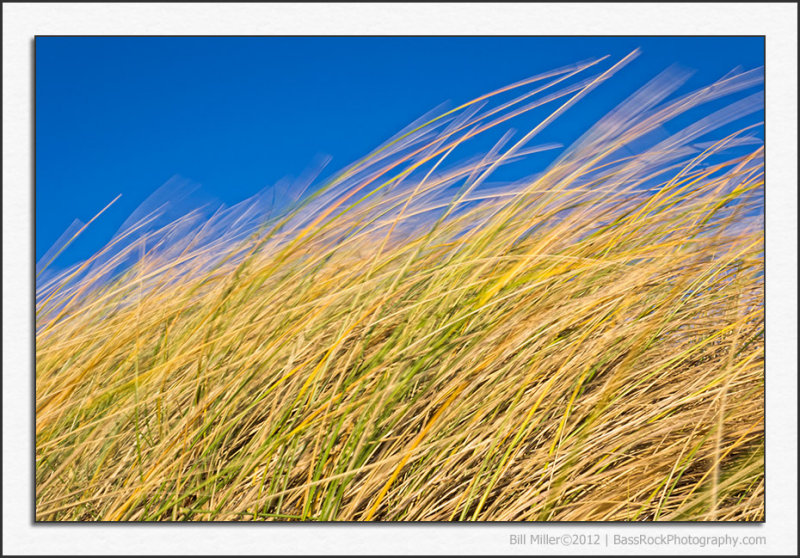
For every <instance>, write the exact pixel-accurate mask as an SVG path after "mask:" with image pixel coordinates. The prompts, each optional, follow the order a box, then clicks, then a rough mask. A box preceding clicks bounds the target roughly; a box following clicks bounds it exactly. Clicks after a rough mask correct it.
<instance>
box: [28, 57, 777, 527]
mask: <svg viewBox="0 0 800 558" xmlns="http://www.w3.org/2000/svg"><path fill="white" fill-rule="evenodd" d="M634 54H635V53H634ZM627 61H628V58H626V59H623V60H621V61H619V62H617V63H615V64H611V65H608V63H607V62H606V61H605V60H602V59H601V60H596V61H590V62H587V63H584V64H581V65H577V66H574V67H570V68H564V69H561V70H556V71H553V72H550V73H548V74H545V75H543V76H537V77H536V78H532V79H530V80H525V81H524V82H520V83H518V84H514V85H512V86H509V87H507V88H503V89H502V90H498V91H496V92H493V93H490V94H488V95H485V96H483V97H481V98H479V99H476V100H475V101H473V102H470V103H466V104H464V105H462V106H460V107H457V108H456V109H453V110H452V111H449V112H446V113H443V114H441V115H440V116H438V117H437V118H434V119H428V120H427V121H425V122H420V123H417V124H416V125H414V126H412V127H410V128H409V129H407V130H406V131H405V132H404V133H403V134H401V135H398V136H397V137H396V138H395V139H394V140H393V141H391V142H388V143H387V144H385V145H384V146H382V147H381V148H380V149H378V150H376V151H375V152H373V153H371V154H369V155H368V156H367V157H365V158H363V159H361V160H360V161H357V162H356V163H354V164H353V165H351V166H349V167H347V168H346V169H345V170H344V171H342V172H340V173H339V174H337V175H335V176H334V177H333V178H331V179H330V180H328V181H327V182H326V183H325V184H324V185H322V186H321V187H320V188H318V189H317V190H316V191H315V192H314V193H313V194H310V195H306V196H303V197H302V199H301V200H300V201H298V202H297V203H296V204H295V205H293V206H292V207H290V208H288V209H286V210H284V211H282V212H281V213H280V214H279V215H277V216H275V215H273V216H271V217H270V218H268V219H255V220H253V219H251V220H249V221H248V219H247V218H245V217H244V214H242V215H239V216H238V217H237V219H235V220H233V221H231V219H228V220H225V216H224V215H221V214H218V215H215V216H213V217H211V218H210V219H203V218H198V216H197V215H188V216H187V217H185V218H183V219H179V220H178V221H176V222H174V223H170V224H169V225H167V226H166V227H162V228H160V229H158V230H155V231H154V230H152V229H148V227H147V222H148V219H150V220H152V219H153V218H154V217H153V216H149V217H147V218H145V219H144V220H142V221H140V222H139V223H138V224H136V225H134V226H133V227H132V228H131V229H130V230H129V231H128V233H127V234H123V235H121V236H118V237H117V238H115V240H113V241H112V242H111V243H109V245H108V246H107V247H106V248H104V249H103V250H102V251H100V252H99V253H98V254H96V255H95V256H94V257H93V258H91V259H90V260H88V261H87V262H84V263H83V264H80V265H78V266H76V267H75V268H73V269H70V270H67V271H65V272H62V273H60V274H57V275H55V276H54V277H52V278H51V279H49V280H47V281H45V280H41V281H39V284H38V285H37V304H36V313H37V320H36V328H37V329H36V518H37V520H44V521H51V520H59V521H60V520H110V521H118V520H122V521H140V520H141V521H160V520H179V521H186V520H199V521H208V520H214V521H229V520H231V521H232V520H306V521H327V520H383V521H417V520H425V521H427V520H435V521H484V520H491V521H495V520H497V521H511V520H526V521H527V520H530V521H537V520H538V521H559V520H568V521H576V520H577V521H580V520H593V521H597V520H631V521H634V520H737V521H739V520H745V521H754V520H763V517H764V430H763V420H764V400H763V388H764V383H763V382H764V298H763V296H764V295H763V271H764V247H763V240H764V239H763V233H762V228H761V223H762V221H761V220H762V219H763V195H764V189H763V188H764V174H763V148H762V147H761V146H760V145H759V144H758V143H759V142H758V141H757V139H756V140H754V139H753V138H752V137H750V135H749V134H751V132H752V131H753V130H754V128H752V127H749V128H748V127H743V128H742V129H741V130H738V131H736V132H733V133H727V132H725V133H719V134H718V137H717V136H714V137H713V138H712V141H711V142H706V143H705V144H702V145H700V144H698V142H699V141H700V139H701V138H702V139H704V140H705V139H707V138H708V137H710V135H711V136H713V135H714V132H715V130H721V129H723V128H722V127H723V126H724V125H726V124H729V123H731V122H735V121H736V119H737V118H739V117H740V116H742V115H744V114H746V113H747V112H748V111H750V112H753V111H755V110H757V109H758V108H759V107H758V104H757V101H756V100H755V99H756V98H760V94H756V96H753V97H746V98H744V100H740V101H734V102H731V103H728V104H727V105H726V107H727V108H722V109H721V110H719V111H717V112H715V113H714V114H713V115H711V116H710V117H706V118H701V119H694V120H692V122H690V123H689V124H688V125H686V126H683V127H681V128H680V130H679V131H677V132H673V133H670V134H667V137H666V138H665V139H658V140H657V141H649V143H647V141H648V138H651V137H652V134H653V132H658V131H660V130H664V125H665V124H666V123H668V122H670V121H671V120H672V119H675V118H677V117H678V116H681V115H687V114H691V110H692V109H694V108H696V107H699V106H702V105H704V104H706V103H713V102H719V100H721V99H723V100H724V99H727V98H729V96H730V95H733V94H737V93H739V92H742V91H745V90H747V89H748V88H752V87H754V86H757V85H758V84H759V79H760V78H759V76H760V73H758V72H744V73H735V74H731V75H729V76H726V77H725V78H724V79H722V80H720V81H719V82H716V83H714V84H710V85H709V86H707V87H703V88H701V89H698V90H696V91H693V92H691V93H689V94H685V95H682V96H677V95H676V94H675V92H674V90H675V88H676V87H678V82H677V81H676V79H675V75H674V74H665V75H663V76H660V77H658V78H656V79H654V80H653V81H652V82H651V83H650V84H648V85H647V86H645V87H644V88H642V89H641V90H640V91H639V92H638V93H635V94H634V95H632V96H631V97H630V98H629V100H628V101H627V102H626V103H624V104H622V105H620V107H619V108H618V109H617V110H615V111H614V112H612V113H610V114H609V115H608V116H607V117H606V118H603V119H601V120H600V121H599V122H594V123H590V124H592V125H591V126H589V125H588V124H587V129H588V130H587V133H586V134H585V135H584V136H582V137H581V138H580V139H579V140H578V141H577V142H576V143H575V144H573V145H572V146H570V147H569V148H568V149H565V150H562V151H559V152H553V157H554V158H553V161H552V162H551V163H550V164H548V165H547V166H546V167H543V170H542V172H540V173H538V174H537V175H534V176H530V177H527V178H524V179H521V180H518V181H516V182H513V183H511V184H504V185H503V186H502V187H497V186H496V185H495V186H494V187H493V186H492V184H491V183H490V182H489V180H490V178H491V177H492V176H494V175H495V174H496V172H497V170H498V169H499V168H501V167H502V168H513V164H516V163H517V162H519V161H524V160H527V159H528V158H530V157H532V156H533V155H532V154H533V153H535V152H539V151H541V150H542V149H544V148H546V147H547V146H531V145H530V141H531V140H532V139H534V138H535V137H536V136H537V134H539V132H540V131H541V130H542V129H543V128H544V127H546V126H547V125H549V124H550V123H551V122H552V121H554V120H555V119H556V118H557V117H558V116H560V114H561V113H562V112H564V111H566V110H571V109H572V105H573V104H576V103H578V102H579V101H580V100H581V99H582V98H583V97H584V96H585V95H587V94H590V93H591V90H592V89H593V88H594V87H596V86H597V85H598V84H600V83H601V82H604V81H606V80H611V82H613V79H612V78H613V75H614V73H615V72H616V70H617V69H619V68H620V67H621V66H622V65H624V64H625V63H626V62H627ZM603 64H606V65H608V69H606V70H598V69H597V68H599V67H601V66H602V65H603ZM587 72H595V73H594V74H593V75H592V76H590V77H588V78H584V77H583V76H584V75H585V74H586V73H587ZM504 96H510V97H511V98H510V99H509V100H505V101H503V99H505V97H504ZM537 110H539V111H544V112H542V116H541V117H540V118H538V120H537V121H538V124H537V125H536V126H534V127H533V128H530V129H529V131H528V132H527V133H525V134H523V135H522V136H521V137H520V139H518V140H516V141H514V142H512V141H511V140H510V136H508V135H506V136H503V138H502V139H501V141H500V142H498V143H497V144H496V145H495V147H494V148H490V149H487V150H485V152H484V153H482V154H481V155H480V156H478V157H476V158H468V159H467V160H462V161H460V162H459V161H456V162H453V161H455V160H456V158H457V157H458V153H459V151H460V150H462V149H464V147H463V146H464V145H467V144H468V143H469V141H468V140H470V139H471V138H472V137H474V136H477V135H480V134H484V133H485V132H489V131H490V130H498V129H500V127H501V125H503V124H504V123H506V122H507V121H509V120H510V119H511V118H512V117H521V116H522V115H523V114H527V115H531V114H539V113H537V112H536V111H537ZM577 110H579V109H577ZM642 142H645V143H646V144H647V146H646V147H642ZM754 144H756V145H755V146H754ZM228 217H229V216H228ZM256 222H257V223H258V224H257V226H252V223H256Z"/></svg>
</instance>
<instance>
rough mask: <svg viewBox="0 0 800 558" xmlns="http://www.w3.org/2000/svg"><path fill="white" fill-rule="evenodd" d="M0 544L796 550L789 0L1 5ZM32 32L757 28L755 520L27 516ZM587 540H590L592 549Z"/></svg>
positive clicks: (301, 549)
mask: <svg viewBox="0 0 800 558" xmlns="http://www.w3.org/2000/svg"><path fill="white" fill-rule="evenodd" d="M3 16H4V17H3V287H4V288H3V387H4V390H3V511H4V514H3V554H7V553H8V554H33V553H37V554H39V553H46V554H112V553H125V554H136V553H142V554H148V553H159V554H187V553H188V554H208V553H214V554H228V553H237V554H273V553H283V554H298V553H303V554H365V553H393V554H398V553H409V554H420V553H432V554H440V553H446V554H459V553H468V554H476V553H478V554H531V553H548V554H556V553H564V554H567V553H571V554H574V553H581V554H590V553H592V552H596V553H600V554H605V553H610V554H634V553H650V554H683V553H698V552H702V553H706V554H716V553H723V554H753V553H757V554H794V555H796V553H797V275H796V270H797V213H796V211H797V166H796V161H797V141H796V140H797V27H796V20H797V6H796V5H794V4H762V3H759V4H755V3H754V4H741V3H737V4H424V5H420V4H413V5H412V4H313V5H310V4H224V5H223V4H5V5H3ZM37 34H39V35H42V34H110V35H115V34H131V35H139V34H149V35H152V34H179V35H186V34H198V35H205V34H234V35H245V34H253V35H270V34H279V35H287V34H309V35H311V34H321V35H325V34H353V35H358V34H415V35H423V34H434V35H453V34H480V35H487V34H489V35H492V34H521V35H558V34H563V35H576V34H578V35H589V34H599V35H618V34H625V35H676V34H678V35H684V34H685V35H688V34H700V35H719V34H729V35H739V34H748V35H766V38H767V39H766V40H767V43H766V45H767V46H766V52H767V65H766V70H767V74H766V83H767V210H766V211H767V285H768V290H767V330H768V334H767V363H768V370H767V374H768V376H767V377H768V380H767V521H766V523H764V524H760V525H742V526H739V525H736V526H731V525H721V526H720V525H686V524H681V525H674V524H673V525H669V524H666V525H631V526H627V525H625V526H620V525H589V526H582V525H574V524H572V525H557V524H543V525H531V526H528V525H509V524H506V525H489V524H481V525H475V526H463V525H452V526H451V525H442V524H438V525H420V524H416V525H414V524H408V525H381V526H377V525H376V526H361V525H354V524H342V525H331V524H328V525H318V526H314V525H285V524H284V525H280V524H276V525H270V526H263V525H260V526H256V525H235V526H227V525H177V526H167V525H150V526H142V525H137V526H124V525H120V526H117V525H83V526H80V525H78V526H76V525H71V526H70V525H33V524H32V516H33V513H32V489H31V486H32V478H31V473H32V465H31V456H32V455H33V449H32V447H31V445H32V444H31V441H32V436H31V426H32V424H31V418H30V417H31V413H32V409H31V401H32V393H31V389H32V382H31V375H32V373H33V356H32V351H31V346H32V343H31V335H32V334H31V332H32V331H33V325H32V323H31V301H32V293H31V289H32V284H31V274H30V269H32V266H33V262H32V259H31V254H32V249H31V246H30V242H31V238H32V235H31V232H32V215H31V194H32V188H31V178H32V177H31V168H32V165H31V160H32V159H31V157H32V153H31V111H32V106H31V101H32V91H31V85H32V76H31V71H32V60H31V54H32V46H31V41H32V38H33V36H34V35H37ZM517 533H548V534H551V535H560V534H563V533H598V534H600V535H601V537H603V538H604V537H605V534H609V535H610V537H611V538H612V540H613V535H614V534H615V533H617V534H625V535H635V534H647V535H658V534H663V533H675V534H681V535H687V534H692V535H695V536H703V535H705V536H712V535H719V536H722V535H724V534H728V535H740V536H745V535H763V536H766V537H767V544H766V545H765V546H759V547H738V548H724V549H719V550H718V549H714V548H708V547H706V548H699V547H696V546H694V547H693V546H666V547H665V546H661V547H643V546H636V547H624V546H609V547H602V546H601V547H600V548H599V549H597V550H595V549H593V548H592V547H586V546H577V547H564V546H547V547H541V546H538V547H537V546H531V545H527V546H511V545H509V540H510V535H511V534H517ZM598 550H599V552H598Z"/></svg>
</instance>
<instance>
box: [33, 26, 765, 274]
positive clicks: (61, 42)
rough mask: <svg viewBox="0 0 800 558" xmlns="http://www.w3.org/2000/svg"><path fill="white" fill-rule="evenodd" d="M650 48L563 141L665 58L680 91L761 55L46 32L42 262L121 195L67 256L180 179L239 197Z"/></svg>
mask: <svg viewBox="0 0 800 558" xmlns="http://www.w3.org/2000/svg"><path fill="white" fill-rule="evenodd" d="M637 47H640V48H641V49H642V54H641V55H640V56H639V57H638V58H637V59H636V60H634V61H633V62H632V63H631V64H630V65H629V66H627V67H626V68H624V69H623V70H622V71H621V72H620V73H619V74H617V75H616V76H615V77H614V78H613V79H612V80H611V81H610V82H606V83H605V84H603V85H602V86H601V87H600V88H598V89H597V90H596V91H595V92H593V93H592V94H591V95H590V96H589V97H587V98H586V99H584V100H583V101H581V103H580V104H579V105H577V106H576V107H575V108H574V109H571V111H570V112H568V113H567V114H565V116H564V117H563V118H562V119H561V121H560V122H559V126H560V128H559V130H560V132H558V133H560V134H561V136H559V135H558V133H556V132H553V134H554V135H553V136H552V137H550V138H547V139H551V140H556V141H558V140H568V139H569V138H570V137H571V135H574V134H577V133H579V132H582V131H584V129H585V127H586V125H587V124H588V123H589V122H590V121H591V119H592V117H593V116H594V117H595V118H596V117H599V116H601V115H602V114H603V113H604V112H605V111H607V110H608V109H610V108H612V107H613V106H614V104H615V103H617V102H619V101H621V100H622V99H624V98H625V97H626V96H627V95H629V94H631V93H632V92H633V91H635V89H637V88H638V87H639V86H641V85H643V84H644V83H645V82H646V81H647V80H649V79H650V78H652V77H654V76H655V75H656V74H658V73H659V72H660V71H662V70H664V69H666V68H667V67H668V66H670V65H672V64H678V65H679V66H682V67H684V68H688V69H691V70H694V71H695V72H696V73H695V74H694V75H693V77H692V78H691V80H690V81H689V82H688V83H687V85H686V86H685V87H688V88H691V87H694V86H700V85H705V84H707V83H708V82H710V81H712V80H714V79H717V78H720V77H722V76H723V75H724V74H725V73H727V72H728V71H730V70H732V69H734V68H736V67H742V68H744V69H752V68H756V67H759V66H762V65H763V64H764V50H763V40H762V39H761V38H746V37H742V38H725V37H716V38H710V37H709V38H691V37H674V38H670V37H659V38H645V37H620V38H607V37H597V38H579V37H569V38H558V37H546V38H536V37H531V38H522V37H520V38H511V37H508V38H503V37H468V38H460V37H456V38H423V37H414V38H403V37H396V38H395V37H365V38H361V37H346V38H340V37H320V38H309V37H303V38H299V37H263V38H256V37H253V38H249V37H232V38H227V37H214V38H210V37H209V38H178V37H175V38H149V37H136V38H124V37H110V38H102V37H91V38H87V37H38V38H37V39H36V259H37V260H38V259H39V258H40V257H41V256H42V255H43V254H44V253H45V252H46V251H47V249H48V248H49V247H50V246H51V245H52V244H53V242H55V241H56V239H57V238H58V237H59V236H60V235H61V233H62V232H63V231H64V230H65V229H66V228H67V227H68V226H69V225H70V223H71V222H72V221H73V220H74V219H76V218H78V219H81V220H83V221H87V220H88V219H90V218H91V217H92V216H94V215H95V214H96V213H97V211H99V210H100V209H101V208H102V207H103V206H105V205H106V204H107V203H108V202H110V201H111V200H112V199H113V198H114V197H115V196H116V195H117V194H120V193H121V194H122V198H121V199H120V200H119V201H118V202H117V203H116V204H115V205H114V206H113V207H112V208H111V209H110V210H109V211H108V212H107V213H105V214H104V215H103V216H102V217H101V218H100V219H98V220H97V221H96V222H95V223H93V224H92V226H91V227H90V229H89V230H87V231H86V232H85V233H84V235H83V236H82V238H81V239H79V240H78V241H77V242H76V243H75V244H74V245H73V246H72V247H70V248H69V249H68V250H67V251H66V252H64V254H62V256H61V257H59V260H58V262H57V263H58V264H59V267H61V266H63V265H68V264H70V263H73V262H75V261H78V260H79V259H82V258H85V257H88V256H89V255H90V254H92V253H93V252H94V251H95V250H97V249H99V248H100V247H102V245H103V244H105V242H107V241H108V240H109V239H110V237H111V236H112V235H113V234H114V232H116V230H117V229H118V227H119V226H120V225H121V224H122V222H123V221H124V220H125V218H126V217H128V215H130V213H131V212H132V211H133V210H134V209H136V207H138V206H139V204H140V203H141V202H142V201H144V200H145V199H146V198H147V196H148V195H150V194H151V193H152V192H153V191H154V190H156V189H157V188H158V187H159V186H161V185H162V184H163V183H164V182H165V181H167V180H168V179H169V178H170V177H172V176H173V175H176V174H177V175H180V176H182V177H185V178H188V179H191V180H192V181H194V182H197V183H200V184H201V185H202V188H203V191H204V193H205V194H206V195H208V196H211V197H214V198H216V199H218V200H220V201H222V202H225V203H227V204H233V203H236V202H238V201H241V200H242V199H244V198H246V197H248V196H250V195H252V194H254V193H255V192H257V191H258V190H260V189H262V188H264V187H265V186H268V185H271V184H274V183H276V182H277V181H278V180H280V179H281V178H283V177H286V176H295V177H296V176H298V175H300V174H302V173H303V171H305V170H307V169H308V168H309V167H310V166H312V162H313V161H314V158H315V156H316V155H331V156H332V157H333V160H332V162H331V163H330V164H329V165H328V167H327V169H326V173H330V172H333V171H335V170H338V169H340V168H342V167H344V166H345V165H347V164H348V163H350V162H352V161H353V160H355V159H357V158H358V157H360V156H362V155H364V154H366V153H367V152H368V151H369V150H371V149H372V148H374V147H376V146H377V145H379V144H380V143H381V142H383V141H384V140H385V139H387V138H389V137H390V136H391V135H393V134H394V133H396V132H397V131H399V130H400V129H401V128H403V127H404V126H405V125H407V124H409V123H410V122H411V121H413V120H414V119H416V118H417V117H419V116H421V115H422V114H423V113H425V112H427V111H429V110H431V109H433V108H434V107H436V106H438V105H440V104H441V103H443V102H445V101H451V102H452V103H461V102H464V101H467V100H469V99H472V98H474V97H476V96H478V95H481V94H483V93H486V92H489V91H490V90H492V89H495V88H497V87H501V86H503V85H506V84H509V83H512V82H514V81H517V80H520V79H522V78H525V77H528V76H531V75H534V74H536V73H539V72H542V71H545V70H549V69H553V68H556V67H559V66H563V65H566V64H571V63H573V62H578V61H581V60H585V59H587V58H594V57H597V56H602V55H606V54H608V55H611V56H612V58H615V59H618V58H621V57H622V56H624V55H626V54H628V53H629V52H630V51H632V50H633V49H634V48H637Z"/></svg>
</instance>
